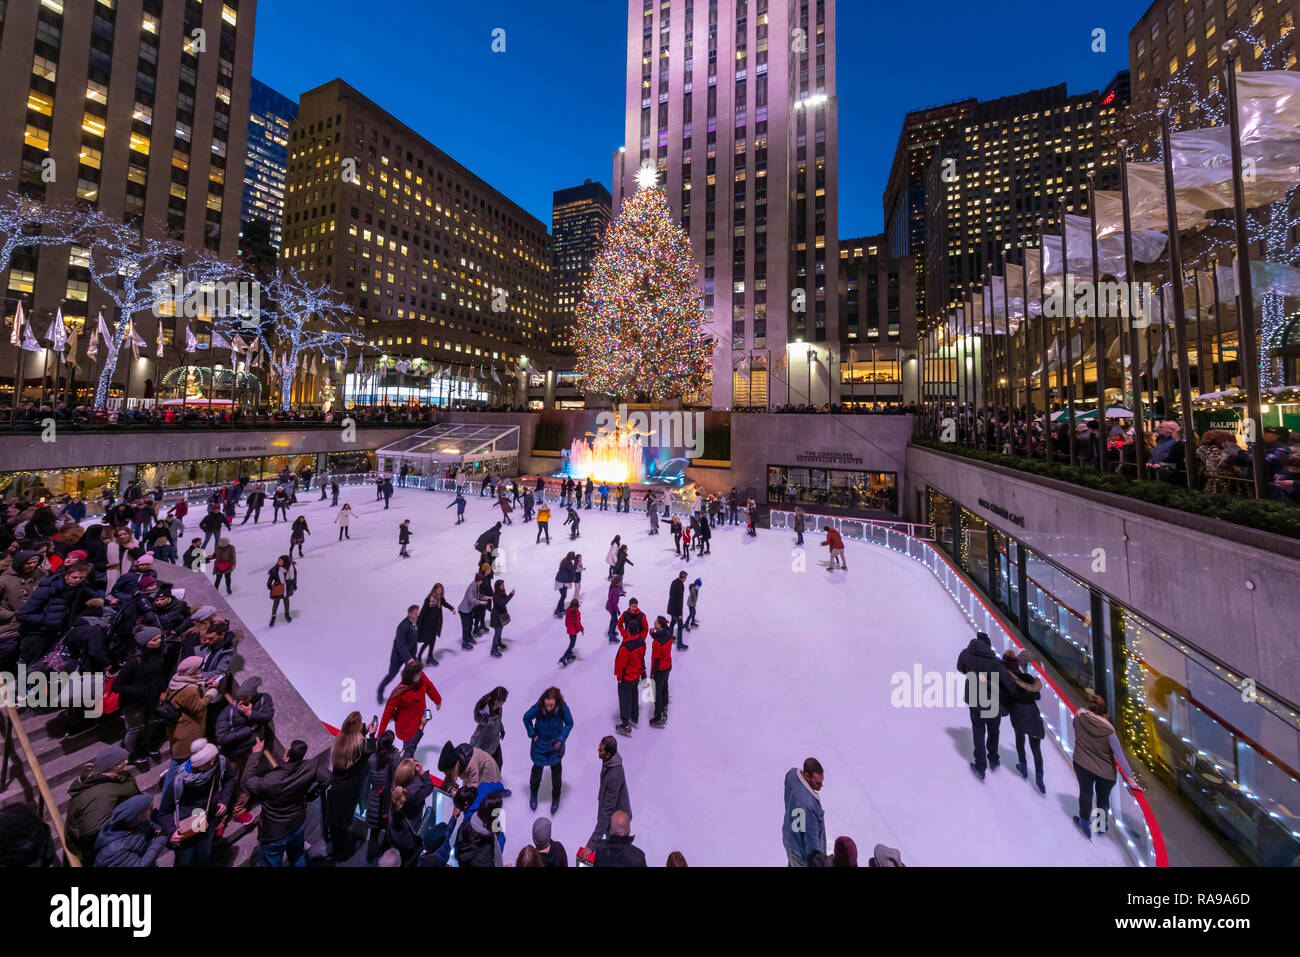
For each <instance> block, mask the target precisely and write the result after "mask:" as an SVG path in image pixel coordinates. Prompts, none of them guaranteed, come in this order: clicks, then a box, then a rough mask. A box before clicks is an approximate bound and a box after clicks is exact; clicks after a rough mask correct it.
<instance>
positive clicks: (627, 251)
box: [574, 169, 713, 401]
mask: <svg viewBox="0 0 1300 957" xmlns="http://www.w3.org/2000/svg"><path fill="white" fill-rule="evenodd" d="M652 176H653V177H654V178H657V175H656V174H655V171H654V170H653V169H648V170H647V171H646V175H644V176H638V182H639V183H640V184H641V188H640V189H639V190H638V191H637V192H636V193H635V194H633V195H632V196H630V197H629V198H628V199H627V201H626V202H625V203H624V204H623V211H622V212H621V213H620V214H619V217H618V219H616V220H615V221H614V222H613V223H612V224H611V225H610V227H609V229H608V230H607V231H606V233H605V239H604V242H603V244H602V246H601V251H600V254H599V255H598V256H597V257H596V261H595V262H594V263H593V264H592V274H591V278H590V279H589V280H588V281H587V286H586V289H585V290H584V296H583V299H582V302H580V303H579V304H578V320H577V327H576V329H575V330H574V339H575V344H576V347H577V354H578V361H577V366H578V371H579V372H581V373H582V376H583V378H584V380H585V388H586V391H587V392H589V393H600V394H604V395H610V396H614V397H615V398H617V399H629V398H639V399H648V400H651V401H662V400H665V399H675V398H680V397H682V396H696V395H699V394H700V393H701V392H702V391H703V390H704V388H705V386H706V384H707V382H708V379H709V375H710V372H711V368H712V356H713V340H712V339H711V338H710V337H709V336H708V335H707V334H706V333H705V332H704V323H705V314H704V310H703V308H702V307H701V305H700V297H699V293H698V292H697V290H696V288H695V273H696V268H697V267H696V265H695V262H694V261H693V259H692V257H691V241H690V239H689V238H687V236H686V233H685V232H684V231H683V230H682V228H681V226H679V225H678V224H677V223H676V222H674V221H673V218H672V211H671V209H670V208H669V206H668V198H667V196H666V195H665V193H664V191H663V190H662V189H661V188H659V187H658V186H657V185H654V182H653V179H651V177H652Z"/></svg>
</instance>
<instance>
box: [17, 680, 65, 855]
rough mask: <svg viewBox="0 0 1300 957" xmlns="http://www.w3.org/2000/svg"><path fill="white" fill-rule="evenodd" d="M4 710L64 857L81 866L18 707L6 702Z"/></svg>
mask: <svg viewBox="0 0 1300 957" xmlns="http://www.w3.org/2000/svg"><path fill="white" fill-rule="evenodd" d="M4 710H5V715H6V717H7V718H8V719H9V726H10V727H11V728H12V729H13V731H14V733H15V734H17V735H18V745H19V747H20V748H21V749H22V752H23V760H24V761H26V762H27V766H28V767H29V768H31V769H32V776H33V777H34V778H35V779H36V789H37V790H38V791H40V793H41V800H42V801H43V802H44V804H45V810H46V811H48V812H49V815H50V823H51V824H53V825H54V833H55V834H56V835H57V836H58V838H59V846H60V847H62V848H63V858H64V860H65V861H67V864H68V866H69V867H81V858H79V857H78V856H77V855H76V853H74V852H73V850H72V848H70V847H68V836H67V831H66V830H65V828H64V824H63V815H62V814H60V813H59V806H58V804H56V803H55V801H54V793H53V792H52V791H51V790H50V782H49V781H47V780H46V779H45V772H43V771H42V770H41V764H40V762H39V761H38V760H37V759H36V752H35V751H33V750H32V742H31V741H30V740H29V739H28V737H27V732H26V731H25V730H24V729H23V723H22V721H20V720H19V719H18V709H17V708H15V707H14V706H13V705H11V704H9V703H8V702H6V703H5V704H4Z"/></svg>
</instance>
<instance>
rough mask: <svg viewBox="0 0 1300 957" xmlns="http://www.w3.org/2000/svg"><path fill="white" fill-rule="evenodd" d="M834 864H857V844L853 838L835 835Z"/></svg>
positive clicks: (854, 865) (839, 865) (853, 865)
mask: <svg viewBox="0 0 1300 957" xmlns="http://www.w3.org/2000/svg"><path fill="white" fill-rule="evenodd" d="M835 866H836V867H857V866H858V845H857V844H855V843H854V842H853V838H851V837H837V838H836V839H835Z"/></svg>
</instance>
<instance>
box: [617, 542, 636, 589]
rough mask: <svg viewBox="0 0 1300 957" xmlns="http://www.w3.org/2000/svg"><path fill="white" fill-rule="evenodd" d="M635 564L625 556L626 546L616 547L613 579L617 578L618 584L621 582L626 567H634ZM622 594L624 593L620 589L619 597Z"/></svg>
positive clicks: (625, 572)
mask: <svg viewBox="0 0 1300 957" xmlns="http://www.w3.org/2000/svg"><path fill="white" fill-rule="evenodd" d="M635 564H636V562H634V561H632V559H630V558H628V556H627V546H626V545H620V546H618V555H617V556H616V557H615V559H614V577H615V578H617V579H618V580H619V581H620V582H622V581H623V577H624V576H625V575H626V574H627V566H628V565H635ZM623 594H625V592H623V591H622V589H620V590H619V595H623Z"/></svg>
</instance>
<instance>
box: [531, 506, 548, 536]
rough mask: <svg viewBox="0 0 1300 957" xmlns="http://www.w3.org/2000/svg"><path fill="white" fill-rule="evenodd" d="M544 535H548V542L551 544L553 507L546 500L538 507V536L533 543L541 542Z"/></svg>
mask: <svg viewBox="0 0 1300 957" xmlns="http://www.w3.org/2000/svg"><path fill="white" fill-rule="evenodd" d="M543 535H545V536H546V544H547V545H549V544H551V507H550V506H549V505H547V504H546V502H542V504H541V505H539V506H538V507H537V538H535V539H533V544H534V545H536V544H537V543H538V542H540V541H541V540H542V536H543Z"/></svg>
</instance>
